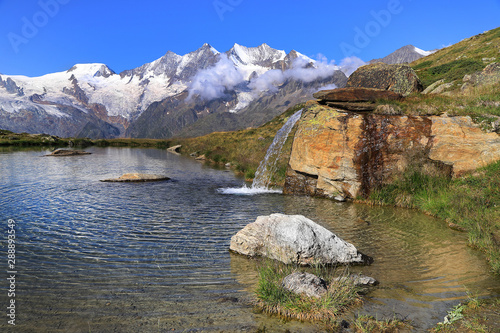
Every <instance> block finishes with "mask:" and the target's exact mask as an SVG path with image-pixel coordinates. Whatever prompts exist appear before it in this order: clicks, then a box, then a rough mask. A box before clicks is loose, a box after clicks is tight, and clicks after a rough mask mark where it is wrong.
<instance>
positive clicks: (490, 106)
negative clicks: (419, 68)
mask: <svg viewBox="0 0 500 333" xmlns="http://www.w3.org/2000/svg"><path fill="white" fill-rule="evenodd" d="M378 103H379V104H386V105H390V106H392V107H394V108H396V109H397V110H399V112H398V114H402V115H407V116H437V115H442V114H444V113H446V114H448V115H449V116H470V117H471V118H472V119H473V121H474V122H476V123H478V124H480V125H481V126H482V127H483V129H485V130H491V129H492V125H491V123H492V122H493V121H495V120H497V119H498V117H500V107H499V106H498V105H500V82H498V83H496V84H493V85H488V86H482V87H478V88H475V89H473V90H471V91H468V92H466V93H464V92H461V91H460V90H456V91H454V92H452V93H450V94H449V95H439V94H431V95H421V94H414V95H411V96H409V97H407V98H406V99H405V100H404V101H379V102H378ZM375 113H383V112H375Z"/></svg>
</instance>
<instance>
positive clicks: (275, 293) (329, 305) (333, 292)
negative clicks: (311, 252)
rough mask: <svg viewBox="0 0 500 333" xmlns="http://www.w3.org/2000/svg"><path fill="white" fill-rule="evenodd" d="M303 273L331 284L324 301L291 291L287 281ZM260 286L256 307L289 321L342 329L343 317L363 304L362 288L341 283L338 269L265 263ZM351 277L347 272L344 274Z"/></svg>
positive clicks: (261, 266) (343, 280)
mask: <svg viewBox="0 0 500 333" xmlns="http://www.w3.org/2000/svg"><path fill="white" fill-rule="evenodd" d="M299 270H308V271H309V272H310V273H312V274H315V275H316V276H318V277H320V278H321V279H323V280H325V282H326V284H327V291H326V293H324V294H323V296H321V297H320V298H316V297H308V296H305V295H304V294H302V295H299V294H296V293H293V292H291V291H288V290H286V289H285V288H284V286H283V279H284V278H285V277H286V276H288V275H290V274H292V273H293V272H296V271H299ZM258 273H259V282H258V286H257V290H256V292H255V294H256V297H257V301H256V305H257V307H259V308H260V309H262V310H263V311H264V312H266V313H269V314H274V315H278V316H280V317H284V318H287V319H298V320H307V321H321V322H323V323H325V324H326V325H327V326H329V327H336V326H338V325H339V323H338V320H339V315H341V314H342V313H344V312H345V311H346V310H347V309H349V308H350V307H351V306H353V305H356V304H360V303H361V297H360V295H359V292H360V291H361V288H360V287H358V286H356V285H355V283H354V281H353V280H352V279H338V280H336V279H335V278H336V277H338V269H336V268H335V267H329V266H325V265H315V266H313V267H310V268H301V269H299V267H298V266H294V265H285V264H283V263H280V262H277V261H274V260H270V259H263V260H262V262H261V263H260V265H259V267H258ZM341 275H342V276H347V268H346V269H345V270H344V271H343V272H342V274H341Z"/></svg>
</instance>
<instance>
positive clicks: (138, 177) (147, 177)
mask: <svg viewBox="0 0 500 333" xmlns="http://www.w3.org/2000/svg"><path fill="white" fill-rule="evenodd" d="M169 179H170V178H169V177H165V176H162V175H151V174H146V173H126V174H124V175H123V176H121V177H119V178H112V179H104V180H101V182H108V183H132V182H157V181H163V180H169Z"/></svg>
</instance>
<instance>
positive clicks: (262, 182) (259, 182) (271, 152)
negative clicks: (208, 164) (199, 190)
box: [219, 109, 302, 195]
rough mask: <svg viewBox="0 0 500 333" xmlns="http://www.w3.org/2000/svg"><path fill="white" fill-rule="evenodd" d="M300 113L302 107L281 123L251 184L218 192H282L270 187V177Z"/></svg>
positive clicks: (246, 193) (244, 193)
mask: <svg viewBox="0 0 500 333" xmlns="http://www.w3.org/2000/svg"><path fill="white" fill-rule="evenodd" d="M301 115H302V109H301V110H299V111H297V112H295V113H294V114H293V115H292V116H291V117H290V118H289V119H288V120H287V122H286V123H285V125H283V127H282V128H281V129H280V130H279V131H278V133H276V136H275V137H274V140H273V143H272V144H271V146H269V148H268V149H267V153H266V156H265V157H264V159H263V160H262V161H261V162H260V165H259V167H258V169H257V171H256V172H255V178H254V180H253V183H252V186H251V187H247V186H243V187H241V188H223V189H219V192H220V193H223V194H239V195H253V194H260V193H282V191H281V190H278V189H272V188H270V184H271V179H272V176H273V174H274V173H275V172H276V168H277V163H278V159H279V156H280V154H281V150H282V148H283V145H284V144H285V142H286V139H287V138H288V134H290V131H291V130H292V128H293V126H294V125H295V124H296V123H297V121H298V120H299V119H300V116H301Z"/></svg>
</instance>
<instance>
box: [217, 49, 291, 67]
mask: <svg viewBox="0 0 500 333" xmlns="http://www.w3.org/2000/svg"><path fill="white" fill-rule="evenodd" d="M226 54H227V55H228V57H229V58H230V59H231V60H233V62H234V63H235V64H240V65H258V66H266V67H269V66H271V65H272V64H273V63H275V62H277V61H280V60H283V59H285V56H286V53H285V51H280V50H276V49H273V48H272V47H270V46H269V45H267V44H266V43H264V44H261V45H259V46H257V47H246V46H243V45H239V44H237V43H235V44H234V46H233V47H232V48H231V49H230V50H229V51H227V52H226Z"/></svg>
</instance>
